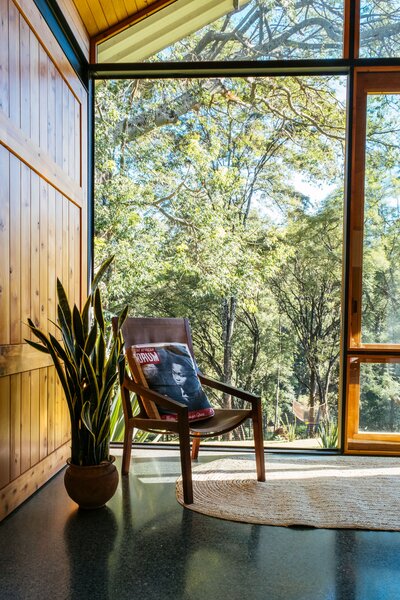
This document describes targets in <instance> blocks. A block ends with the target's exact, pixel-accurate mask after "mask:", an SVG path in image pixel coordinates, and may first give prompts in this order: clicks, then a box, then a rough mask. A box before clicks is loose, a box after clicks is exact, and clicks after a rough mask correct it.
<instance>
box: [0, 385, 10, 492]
mask: <svg viewBox="0 0 400 600" xmlns="http://www.w3.org/2000/svg"><path fill="white" fill-rule="evenodd" d="M9 482H10V377H0V488H2V487H4V486H5V485H7V483H9Z"/></svg>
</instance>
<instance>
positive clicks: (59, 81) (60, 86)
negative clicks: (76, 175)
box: [55, 70, 63, 167]
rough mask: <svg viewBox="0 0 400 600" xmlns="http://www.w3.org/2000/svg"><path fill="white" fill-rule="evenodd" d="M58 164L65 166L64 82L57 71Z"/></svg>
mask: <svg viewBox="0 0 400 600" xmlns="http://www.w3.org/2000/svg"><path fill="white" fill-rule="evenodd" d="M55 75H56V82H55V84H56V85H55V88H56V90H55V91H56V98H55V106H56V163H57V164H58V166H59V167H62V166H63V144H62V139H63V137H62V136H63V80H62V78H61V75H60V73H59V72H58V71H57V70H56V73H55Z"/></svg>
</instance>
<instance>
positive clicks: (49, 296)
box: [0, 0, 87, 519]
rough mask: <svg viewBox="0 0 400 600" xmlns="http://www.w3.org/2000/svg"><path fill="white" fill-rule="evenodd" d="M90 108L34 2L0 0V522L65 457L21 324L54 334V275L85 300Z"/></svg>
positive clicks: (59, 421) (55, 415) (54, 389)
mask: <svg viewBox="0 0 400 600" xmlns="http://www.w3.org/2000/svg"><path fill="white" fill-rule="evenodd" d="M63 2H64V4H68V3H69V2H70V0H63ZM86 102H87V94H86V91H85V90H84V89H83V87H82V84H81V82H80V81H79V78H78V77H77V76H76V74H75V73H74V71H73V69H72V67H71V66H70V65H69V63H68V61H67V59H66V57H65V56H64V55H63V53H62V50H61V48H60V46H59V45H58V43H57V41H56V40H55V39H54V37H53V36H52V34H51V33H50V31H49V29H48V27H47V25H46V24H45V22H44V20H43V18H42V17H41V15H40V13H39V12H38V10H37V8H36V6H34V3H32V2H31V0H0V135H1V137H0V139H1V143H0V247H1V252H0V313H1V318H0V471H1V480H0V488H1V490H0V497H1V500H2V501H1V502H0V519H1V518H2V517H3V516H4V515H5V514H7V513H8V512H9V511H10V510H11V509H12V508H14V507H16V506H18V504H20V502H22V501H23V500H25V499H26V497H27V496H28V495H29V494H30V493H31V492H32V491H35V489H37V487H38V486H39V485H41V483H44V481H46V480H47V479H48V478H49V477H50V476H51V474H53V473H54V472H56V470H58V469H59V468H60V467H61V466H62V464H64V461H65V456H64V454H65V453H67V455H68V454H69V443H67V444H64V442H66V441H67V440H68V439H69V437H70V427H69V418H68V413H67V408H66V403H65V399H64V397H63V390H62V388H61V385H60V383H59V381H58V378H57V376H56V371H55V369H54V367H53V366H52V364H51V359H49V357H48V355H45V354H40V353H38V352H37V351H35V350H34V349H32V348H31V347H30V346H28V345H27V344H25V343H24V338H28V337H29V336H31V333H30V331H29V328H28V327H27V326H26V325H25V323H26V320H27V319H28V317H31V318H32V320H33V321H34V322H35V324H37V325H39V326H40V327H42V328H44V329H47V330H50V331H51V332H53V333H54V332H55V331H57V330H56V328H55V325H53V324H51V323H50V324H49V319H51V320H53V321H54V320H55V319H56V277H57V276H59V278H60V279H61V280H62V281H63V282H64V285H65V287H66V291H67V293H68V294H69V296H70V300H71V301H77V302H79V300H80V299H81V298H80V296H81V294H82V289H83V286H82V281H83V279H82V278H83V277H84V275H83V273H84V272H86V265H82V264H81V261H84V260H86V250H85V245H86V237H85V239H83V238H82V236H86V225H85V224H84V223H82V219H85V218H86V214H87V209H86V158H87V149H86V121H85V119H86V114H87V113H86V109H87V107H86ZM58 335H59V334H58ZM61 459H62V462H60V461H61ZM3 465H6V468H3ZM31 478H32V479H31Z"/></svg>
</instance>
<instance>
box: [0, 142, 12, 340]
mask: <svg viewBox="0 0 400 600" xmlns="http://www.w3.org/2000/svg"><path fill="white" fill-rule="evenodd" d="M9 177H10V154H9V152H8V151H7V150H6V149H5V148H4V147H3V146H1V145H0V181H1V185H0V248H1V252H0V314H1V320H0V344H9V343H10V280H9V268H10V185H9V181H10V180H9Z"/></svg>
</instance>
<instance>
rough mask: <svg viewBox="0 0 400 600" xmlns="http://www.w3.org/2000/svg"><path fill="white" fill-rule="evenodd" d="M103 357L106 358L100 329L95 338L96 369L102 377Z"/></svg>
mask: <svg viewBox="0 0 400 600" xmlns="http://www.w3.org/2000/svg"><path fill="white" fill-rule="evenodd" d="M105 358H106V340H105V338H104V334H103V332H102V331H100V333H99V337H98V340H97V369H98V372H99V373H101V377H103V373H104V361H105Z"/></svg>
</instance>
